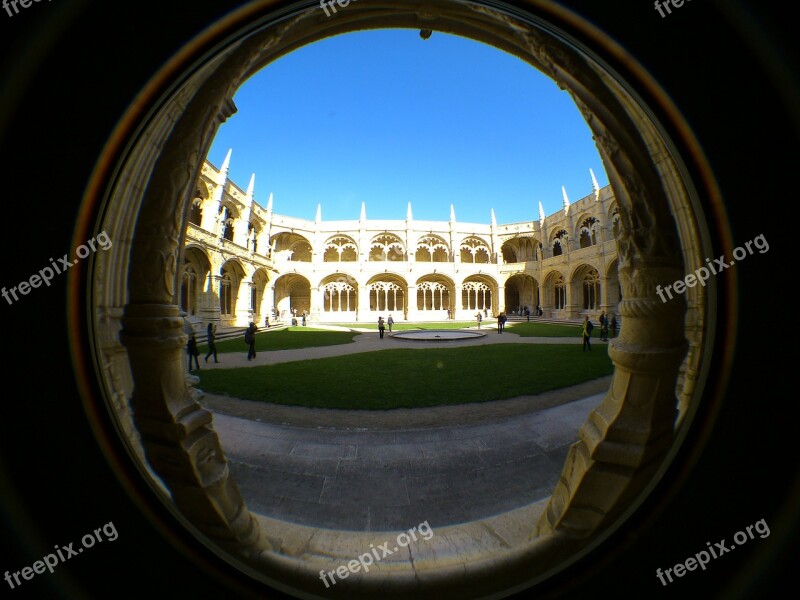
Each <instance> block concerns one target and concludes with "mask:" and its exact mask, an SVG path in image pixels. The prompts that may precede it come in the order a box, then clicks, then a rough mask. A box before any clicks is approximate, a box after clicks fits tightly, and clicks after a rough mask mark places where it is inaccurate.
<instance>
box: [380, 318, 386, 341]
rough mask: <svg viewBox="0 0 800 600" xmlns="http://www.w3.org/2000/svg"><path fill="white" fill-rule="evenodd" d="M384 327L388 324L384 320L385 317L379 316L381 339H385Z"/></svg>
mask: <svg viewBox="0 0 800 600" xmlns="http://www.w3.org/2000/svg"><path fill="white" fill-rule="evenodd" d="M384 329H386V325H385V324H384V322H383V317H378V335H379V336H380V338H381V339H383V331H384Z"/></svg>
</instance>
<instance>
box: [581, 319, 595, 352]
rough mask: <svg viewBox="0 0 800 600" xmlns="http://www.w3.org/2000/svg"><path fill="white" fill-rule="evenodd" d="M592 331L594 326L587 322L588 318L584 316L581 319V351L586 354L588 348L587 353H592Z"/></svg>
mask: <svg viewBox="0 0 800 600" xmlns="http://www.w3.org/2000/svg"><path fill="white" fill-rule="evenodd" d="M592 329H594V325H593V324H592V322H591V321H590V320H589V317H588V316H586V315H584V317H583V351H584V352H586V348H589V352H591V351H592V341H591V340H592Z"/></svg>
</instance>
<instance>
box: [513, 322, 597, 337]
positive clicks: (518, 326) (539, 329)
mask: <svg viewBox="0 0 800 600" xmlns="http://www.w3.org/2000/svg"><path fill="white" fill-rule="evenodd" d="M506 329H508V331H509V332H511V333H516V334H517V335H518V336H520V337H574V338H578V339H580V337H581V332H582V331H583V328H582V326H581V325H558V324H554V323H533V322H531V323H513V324H512V323H508V324H506ZM599 337H600V326H599V325H598V324H597V323H595V324H594V331H592V338H599Z"/></svg>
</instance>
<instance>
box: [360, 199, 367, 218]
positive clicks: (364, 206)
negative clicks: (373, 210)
mask: <svg viewBox="0 0 800 600" xmlns="http://www.w3.org/2000/svg"><path fill="white" fill-rule="evenodd" d="M358 220H359V221H361V222H362V223H363V222H365V221H366V220H367V203H366V202H362V203H361V216H360V217H358Z"/></svg>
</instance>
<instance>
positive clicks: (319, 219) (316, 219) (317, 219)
mask: <svg viewBox="0 0 800 600" xmlns="http://www.w3.org/2000/svg"><path fill="white" fill-rule="evenodd" d="M314 222H315V223H320V222H322V204H317V216H316V217H314Z"/></svg>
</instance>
